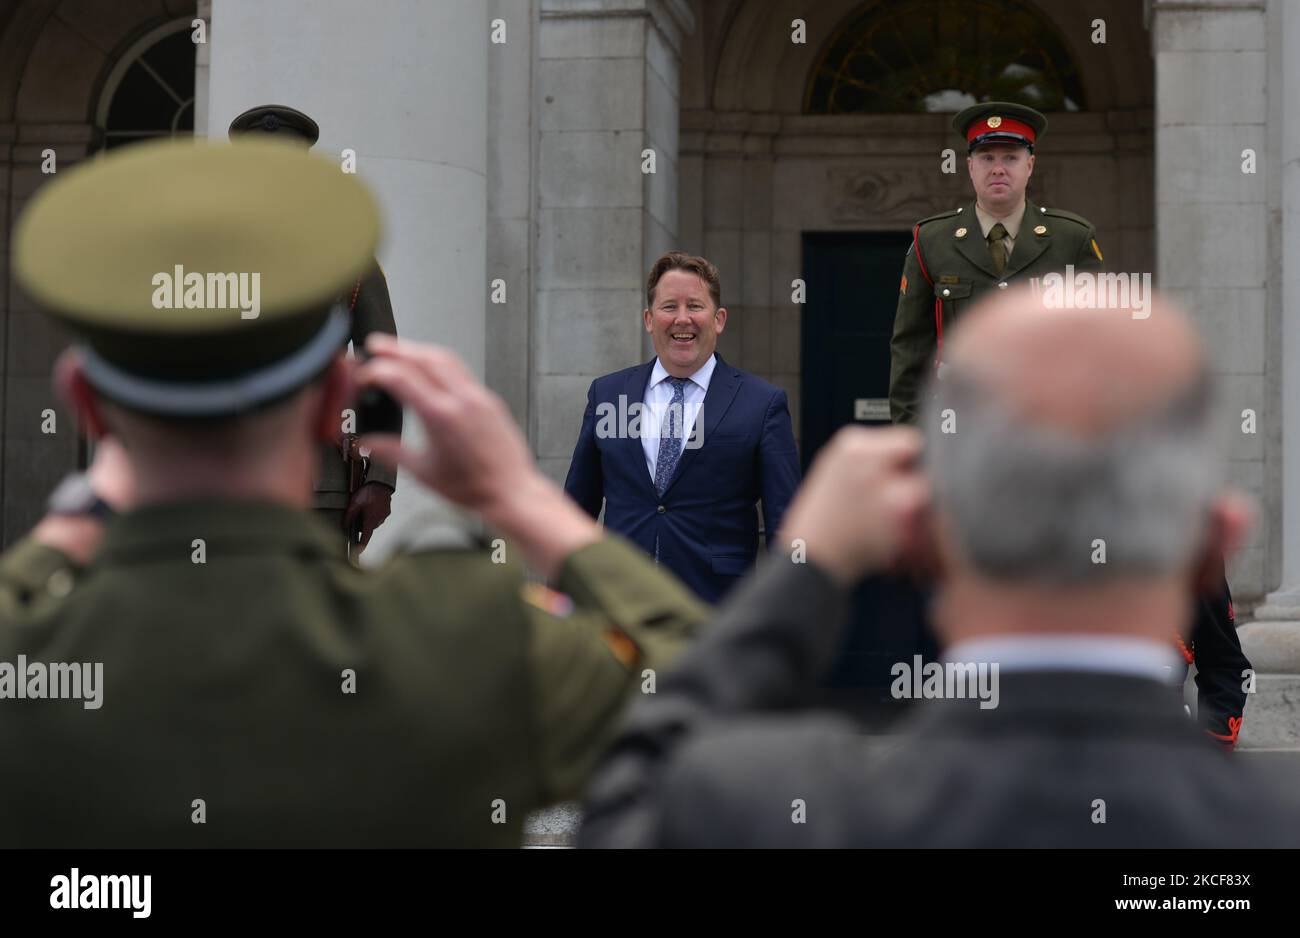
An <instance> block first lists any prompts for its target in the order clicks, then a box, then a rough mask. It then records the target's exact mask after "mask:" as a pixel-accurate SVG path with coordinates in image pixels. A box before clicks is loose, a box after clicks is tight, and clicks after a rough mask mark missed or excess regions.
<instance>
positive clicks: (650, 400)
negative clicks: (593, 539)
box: [641, 355, 718, 482]
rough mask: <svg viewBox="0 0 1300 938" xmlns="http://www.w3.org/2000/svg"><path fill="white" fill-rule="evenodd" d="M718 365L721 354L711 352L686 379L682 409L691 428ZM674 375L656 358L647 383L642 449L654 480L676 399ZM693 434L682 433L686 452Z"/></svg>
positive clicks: (642, 416) (643, 412)
mask: <svg viewBox="0 0 1300 938" xmlns="http://www.w3.org/2000/svg"><path fill="white" fill-rule="evenodd" d="M717 365H718V357H717V356H716V355H710V356H709V360H708V361H706V362H705V363H704V364H703V365H701V366H700V370H699V371H697V372H695V374H693V375H691V376H690V377H689V378H687V379H686V384H685V386H684V387H683V388H682V397H683V398H684V400H685V406H684V407H683V408H682V410H683V411H684V414H685V425H686V426H687V427H688V428H689V427H694V426H695V418H696V416H697V415H698V414H699V412H700V407H701V406H703V404H704V395H705V394H707V393H708V391H709V381H710V380H712V378H713V369H714V368H716V367H717ZM671 377H672V375H670V374H668V369H666V368H664V363H663V362H661V361H659V359H657V358H656V359H655V366H654V369H653V370H651V372H650V380H649V381H648V382H647V383H646V386H645V397H644V401H645V407H644V408H643V409H642V411H641V449H642V451H643V452H644V453H645V464H646V469H648V470H649V472H650V481H651V482H654V479H655V463H657V462H658V461H659V430H660V429H661V428H662V427H663V425H664V414H665V413H666V412H667V410H668V405H669V404H671V403H672V400H673V386H672V384H671V383H670V382H669V381H668V379H669V378H671ZM690 437H691V434H690V433H689V432H688V433H686V434H685V435H684V436H683V437H682V444H683V445H682V451H683V452H685V451H686V446H685V443H686V441H687V440H689V439H690Z"/></svg>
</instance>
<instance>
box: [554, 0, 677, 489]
mask: <svg viewBox="0 0 1300 938" xmlns="http://www.w3.org/2000/svg"><path fill="white" fill-rule="evenodd" d="M693 28H694V18H693V16H692V14H691V12H690V8H689V7H688V6H687V5H686V4H685V2H683V0H541V23H540V27H539V35H538V64H537V89H538V90H537V115H538V116H537V120H538V128H539V130H540V143H539V153H538V166H537V190H536V191H537V199H538V211H537V218H538V224H537V242H536V252H535V255H534V257H535V266H534V288H535V292H534V298H535V308H534V314H533V323H534V331H533V335H532V348H533V358H532V371H533V381H532V387H533V398H532V401H533V413H532V415H531V416H532V430H533V439H534V443H535V448H536V452H537V454H538V457H539V458H540V460H541V464H542V466H543V468H544V469H545V470H546V471H547V472H549V473H550V474H551V475H552V476H554V477H555V478H557V479H563V478H564V475H565V473H566V472H567V470H568V465H569V459H570V457H571V456H572V455H573V444H574V442H575V441H576V440H577V436H578V427H579V424H580V423H581V420H582V413H583V409H584V407H585V406H586V392H587V386H588V385H589V384H590V382H591V380H592V378H594V377H596V376H598V375H601V374H605V373H606V372H610V371H615V370H618V369H620V368H626V367H628V366H629V365H633V364H636V363H637V362H639V361H643V360H645V359H647V358H648V357H649V355H650V352H649V348H650V346H649V343H648V340H647V339H646V338H645V331H644V329H643V327H642V325H641V315H640V314H641V310H642V309H643V308H644V307H645V277H646V273H647V271H648V270H649V267H650V264H651V263H653V261H654V260H655V258H657V257H658V256H659V255H660V254H662V253H663V252H665V251H667V250H669V249H671V248H673V247H674V246H675V244H676V238H677V178H678V177H677V172H678V169H677V159H678V156H677V153H678V115H679V111H680V108H679V104H678V89H679V86H680V77H679V76H680V54H681V40H682V36H683V34H684V33H685V32H687V31H689V30H690V29H693ZM647 149H649V150H653V151H654V162H655V172H654V173H653V174H645V173H643V172H642V165H643V162H644V159H645V157H644V156H643V152H644V151H645V150H647Z"/></svg>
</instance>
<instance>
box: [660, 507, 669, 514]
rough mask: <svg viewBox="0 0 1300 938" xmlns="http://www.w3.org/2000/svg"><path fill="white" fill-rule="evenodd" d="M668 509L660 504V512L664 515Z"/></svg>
mask: <svg viewBox="0 0 1300 938" xmlns="http://www.w3.org/2000/svg"><path fill="white" fill-rule="evenodd" d="M667 510H668V509H667V508H665V507H664V506H663V505H660V506H659V514H661V515H662V514H663V513H664V512H665V511H667Z"/></svg>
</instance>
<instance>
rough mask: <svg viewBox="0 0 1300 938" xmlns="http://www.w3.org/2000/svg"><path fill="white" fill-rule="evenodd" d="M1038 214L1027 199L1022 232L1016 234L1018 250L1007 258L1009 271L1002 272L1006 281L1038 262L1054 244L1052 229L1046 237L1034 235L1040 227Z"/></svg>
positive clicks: (1035, 207) (1021, 226)
mask: <svg viewBox="0 0 1300 938" xmlns="http://www.w3.org/2000/svg"><path fill="white" fill-rule="evenodd" d="M1038 214H1039V213H1038V208H1037V206H1035V205H1034V203H1033V202H1031V201H1029V199H1028V197H1026V198H1025V215H1024V217H1023V218H1021V219H1020V231H1019V232H1018V233H1017V234H1016V249H1015V250H1014V251H1012V252H1011V256H1010V257H1008V258H1007V269H1006V270H1004V271H1002V277H1003V279H1004V280H1005V279H1006V278H1008V277H1014V276H1015V275H1016V274H1017V273H1019V272H1020V271H1022V270H1024V269H1025V268H1026V267H1028V266H1029V265H1030V264H1032V263H1033V262H1034V261H1036V260H1037V259H1038V257H1039V256H1040V255H1041V254H1042V253H1043V252H1044V251H1046V250H1047V248H1048V245H1050V244H1051V243H1052V229H1051V228H1050V227H1049V228H1048V229H1047V234H1045V235H1036V234H1034V228H1035V227H1037V225H1038V222H1037V221H1036V219H1037V218H1038Z"/></svg>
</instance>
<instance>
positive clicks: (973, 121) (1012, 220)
mask: <svg viewBox="0 0 1300 938" xmlns="http://www.w3.org/2000/svg"><path fill="white" fill-rule="evenodd" d="M952 125H953V128H954V129H955V130H956V131H957V132H958V133H959V134H961V135H962V137H964V138H965V140H966V143H967V148H968V150H967V151H968V156H967V158H966V167H967V169H968V170H969V172H970V179H971V183H972V184H973V185H974V188H975V200H974V201H973V202H968V203H967V204H965V205H963V206H960V207H958V208H955V209H953V210H952V211H949V212H941V213H940V214H938V215H932V216H931V217H929V218H924V219H922V220H921V221H920V222H918V223H917V224H916V227H915V228H913V229H912V246H911V247H910V248H908V251H907V257H906V259H905V260H904V262H903V278H902V280H901V281H900V283H899V286H898V311H897V312H896V313H895V315H894V336H893V340H892V342H891V344H890V352H891V355H890V369H889V410H890V415H891V416H892V417H893V420H894V422H895V423H910V424H914V423H916V419H917V413H918V410H919V406H920V400H919V395H920V392H921V387H922V384H923V379H924V378H925V376H926V374H927V372H929V371H930V370H931V369H937V368H939V366H940V365H941V364H942V359H943V334H944V331H945V330H950V329H951V328H952V324H953V323H954V322H955V321H956V320H957V319H958V318H959V317H960V316H961V314H962V313H963V312H965V311H966V310H967V309H969V308H970V307H971V305H972V304H973V303H974V302H975V300H976V299H978V298H979V296H980V295H981V294H982V293H984V292H986V291H988V290H991V289H998V288H1001V289H1004V290H1005V289H1006V288H1007V286H1008V285H1009V283H1010V282H1012V281H1014V280H1021V281H1023V280H1026V279H1028V278H1032V277H1042V276H1043V275H1044V274H1047V273H1051V272H1053V271H1057V272H1063V271H1065V269H1066V267H1067V266H1068V265H1072V266H1073V267H1074V269H1075V270H1087V271H1098V270H1101V265H1102V253H1101V248H1100V247H1098V245H1097V232H1096V229H1095V228H1093V226H1092V223H1091V222H1089V221H1088V220H1087V219H1086V218H1083V217H1081V216H1079V215H1075V214H1073V213H1072V212H1065V211H1062V210H1060V209H1056V208H1044V207H1041V206H1037V205H1035V204H1034V203H1033V202H1032V201H1031V200H1030V199H1029V197H1028V196H1027V195H1026V194H1025V188H1026V186H1027V185H1028V183H1029V178H1030V176H1031V175H1033V172H1034V144H1035V143H1036V142H1037V140H1038V138H1040V137H1041V136H1042V135H1043V131H1044V130H1046V129H1047V118H1046V117H1044V116H1043V115H1042V114H1040V113H1038V112H1037V111H1035V110H1034V109H1033V108H1030V107H1025V106H1024V105H1021V104H1007V103H1005V102H1001V101H991V102H988V103H986V104H977V105H974V106H972V107H968V108H966V109H965V110H964V111H962V112H961V113H959V114H958V115H957V116H956V117H954V118H953V122H952Z"/></svg>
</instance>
